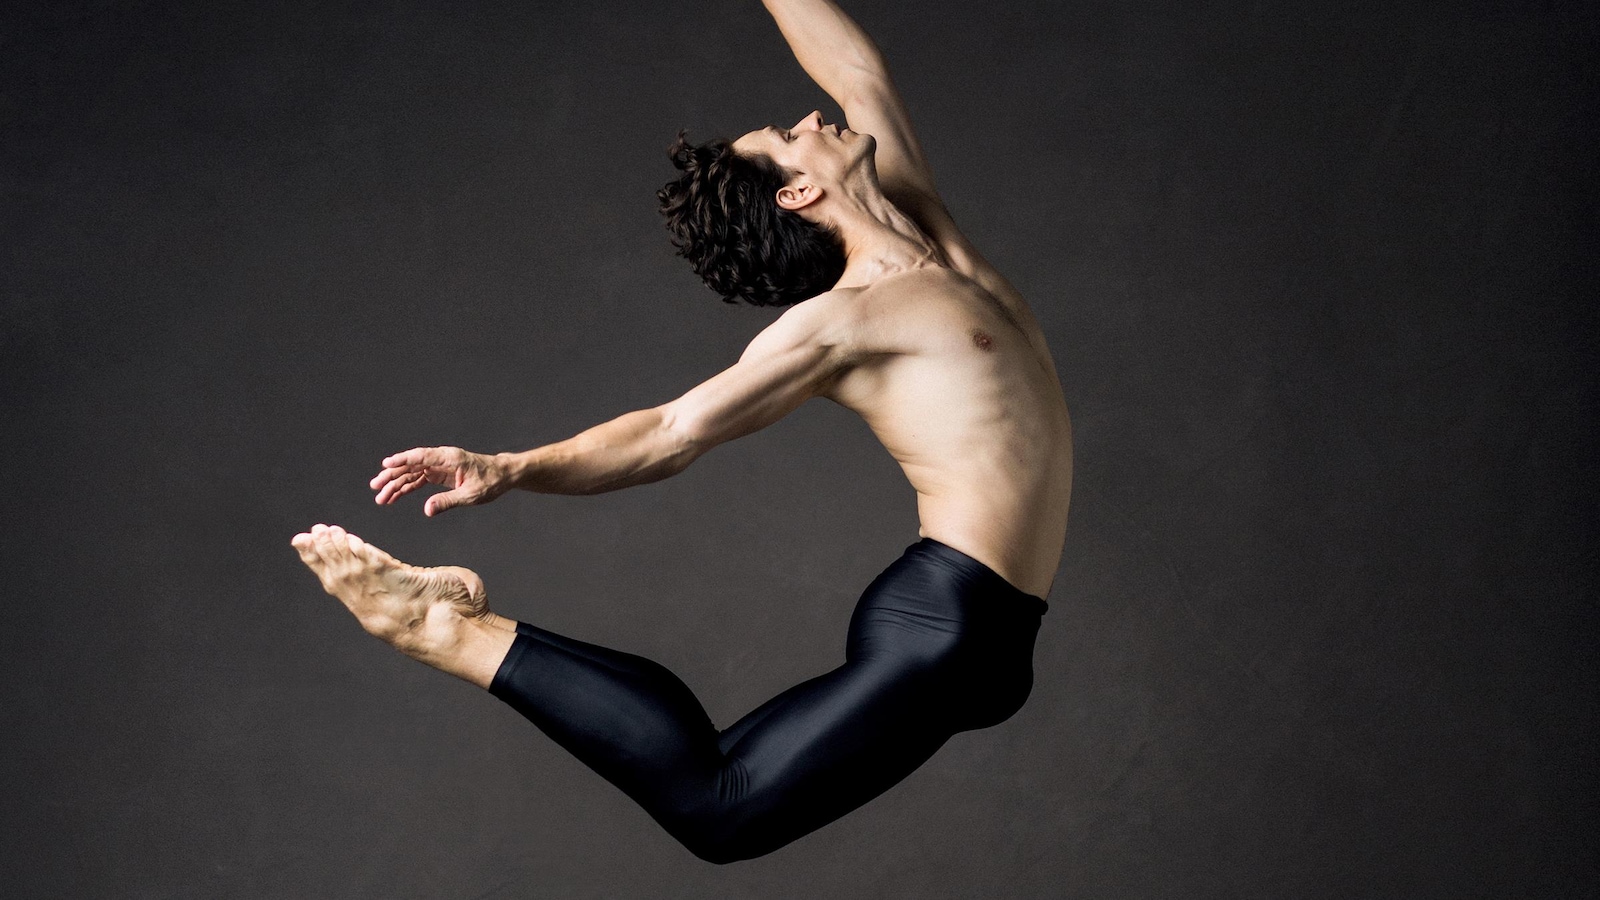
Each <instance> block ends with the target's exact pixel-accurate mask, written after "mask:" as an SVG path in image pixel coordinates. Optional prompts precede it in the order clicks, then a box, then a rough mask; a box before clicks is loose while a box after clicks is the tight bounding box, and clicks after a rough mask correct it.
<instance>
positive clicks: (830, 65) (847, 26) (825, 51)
mask: <svg viewBox="0 0 1600 900" xmlns="http://www.w3.org/2000/svg"><path fill="white" fill-rule="evenodd" d="M762 2H763V3H764V4H765V6H766V7H767V12H769V13H771V14H772V18H773V19H774V20H776V21H777V23H778V30H779V31H781V32H783V38H784V40H786V41H788V42H789V49H790V50H793V51H794V57H795V59H796V60H798V61H799V63H800V67H801V68H803V69H805V70H806V74H807V75H810V76H811V80H812V81H815V82H816V83H817V86H818V87H820V88H822V89H823V90H824V91H825V92H827V94H828V96H830V97H832V98H833V99H834V100H835V101H836V102H838V103H839V104H840V105H843V104H844V102H845V99H846V98H847V97H848V96H849V95H850V94H851V93H852V92H854V91H856V90H860V89H862V88H863V87H866V86H870V85H873V84H876V83H878V82H880V81H881V80H884V79H887V77H888V71H887V69H886V68H885V66H884V63H883V54H882V53H881V52H880V51H879V50H878V45H877V44H875V43H873V41H872V38H871V37H870V36H868V34H867V33H866V32H865V31H863V30H862V28H861V26H860V25H857V24H856V22H855V20H854V19H852V18H850V16H848V15H846V14H845V12H844V10H842V9H840V8H839V7H838V6H837V5H836V4H834V3H833V2H832V0H762Z"/></svg>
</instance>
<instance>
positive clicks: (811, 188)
mask: <svg viewBox="0 0 1600 900" xmlns="http://www.w3.org/2000/svg"><path fill="white" fill-rule="evenodd" d="M820 199H822V188H820V187H817V186H816V185H815V184H812V183H811V182H809V181H797V182H795V183H794V184H786V185H784V186H783V187H781V188H779V189H778V206H780V207H782V208H783V209H787V210H789V211H790V212H795V211H796V210H799V209H801V208H803V207H806V206H810V205H811V204H813V203H815V202H817V201H818V200H820Z"/></svg>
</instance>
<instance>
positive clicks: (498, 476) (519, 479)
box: [490, 453, 528, 491]
mask: <svg viewBox="0 0 1600 900" xmlns="http://www.w3.org/2000/svg"><path fill="white" fill-rule="evenodd" d="M526 457H527V454H526V453H496V454H495V455H494V456H493V457H491V458H490V463H491V465H490V468H491V470H492V471H493V472H494V474H495V482H496V487H498V488H499V489H501V490H503V491H504V490H510V489H511V488H517V487H522V486H523V484H525V483H526V482H527V478H528V460H527V458H526Z"/></svg>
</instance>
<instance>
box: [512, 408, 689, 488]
mask: <svg viewBox="0 0 1600 900" xmlns="http://www.w3.org/2000/svg"><path fill="white" fill-rule="evenodd" d="M697 455H698V451H697V450H696V448H695V446H694V444H693V443H692V442H690V441H688V440H686V439H685V438H683V437H682V436H681V435H679V434H677V433H676V432H674V431H673V430H672V428H671V427H670V423H669V422H668V421H667V417H666V414H665V413H664V412H663V411H662V410H661V409H660V408H659V407H658V408H655V409H641V410H636V411H634V412H630V413H627V414H625V415H622V416H618V417H617V418H615V419H612V420H611V421H609V422H603V423H601V424H599V425H596V426H595V427H593V428H590V429H589V430H588V431H585V432H583V433H581V434H578V435H576V436H574V437H571V438H568V439H567V440H564V441H561V442H559V443H555V444H547V445H545V446H543V447H536V448H534V449H532V450H527V451H524V452H521V453H501V454H499V455H498V456H496V460H497V461H498V462H500V463H501V464H502V465H503V466H504V467H505V471H506V473H507V479H508V481H509V484H510V486H511V487H516V488H521V489H523V490H525V491H534V492H536V493H540V494H600V493H604V492H606V491H615V490H619V489H621V488H625V487H632V486H634V485H636V484H647V483H649V482H652V481H660V480H661V479H663V478H667V477H669V476H672V475H676V474H677V473H679V472H681V471H683V470H684V469H685V468H687V467H688V465H689V463H691V462H693V461H694V458H695V457H696V456H697Z"/></svg>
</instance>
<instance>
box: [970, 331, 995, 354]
mask: <svg viewBox="0 0 1600 900" xmlns="http://www.w3.org/2000/svg"><path fill="white" fill-rule="evenodd" d="M972 343H973V344H975V345H976V346H977V348H978V349H979V350H991V349H993V348H994V338H992V337H989V333H988V332H986V331H984V330H983V329H981V328H974V329H972Z"/></svg>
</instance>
